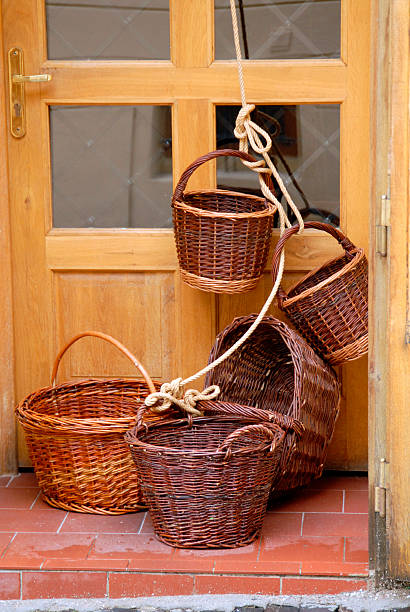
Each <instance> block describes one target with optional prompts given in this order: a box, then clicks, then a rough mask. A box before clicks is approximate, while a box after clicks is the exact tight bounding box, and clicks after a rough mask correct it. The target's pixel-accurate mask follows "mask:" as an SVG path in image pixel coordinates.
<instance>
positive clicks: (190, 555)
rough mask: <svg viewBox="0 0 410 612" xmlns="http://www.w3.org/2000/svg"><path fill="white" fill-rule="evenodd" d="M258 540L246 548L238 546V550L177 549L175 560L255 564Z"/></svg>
mask: <svg viewBox="0 0 410 612" xmlns="http://www.w3.org/2000/svg"><path fill="white" fill-rule="evenodd" d="M258 550H259V540H256V541H255V542H252V544H248V546H240V547H239V548H209V549H206V550H188V549H183V548H178V549H176V550H175V557H176V558H177V559H190V560H192V563H195V562H196V561H197V560H198V559H207V558H208V559H209V558H212V559H223V560H225V561H230V560H232V561H246V562H248V563H252V562H256V560H257V558H258Z"/></svg>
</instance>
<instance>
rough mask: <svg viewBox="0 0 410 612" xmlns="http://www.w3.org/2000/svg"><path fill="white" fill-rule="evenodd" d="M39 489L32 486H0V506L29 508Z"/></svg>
mask: <svg viewBox="0 0 410 612" xmlns="http://www.w3.org/2000/svg"><path fill="white" fill-rule="evenodd" d="M38 493H39V489H34V488H24V489H23V488H20V489H17V488H16V489H10V488H9V487H8V488H7V489H6V488H5V487H1V488H0V508H6V509H7V508H20V509H24V508H25V509H27V510H28V509H29V508H30V507H31V506H32V505H33V502H34V501H35V499H36V497H37V496H38Z"/></svg>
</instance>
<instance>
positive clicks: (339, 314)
mask: <svg viewBox="0 0 410 612" xmlns="http://www.w3.org/2000/svg"><path fill="white" fill-rule="evenodd" d="M305 228H314V229H319V230H322V231H324V232H327V233H328V234H330V235H331V236H333V237H334V238H336V240H337V241H338V242H339V243H340V245H341V246H342V247H343V248H344V250H345V252H344V254H343V255H341V256H340V257H337V258H336V259H332V260H331V261H328V262H327V263H325V264H324V265H323V266H320V267H319V268H316V269H315V270H313V271H312V272H310V273H309V274H308V275H307V276H305V277H304V278H302V280H300V281H299V282H298V283H296V285H294V286H293V287H292V288H291V289H289V290H288V291H287V292H285V291H284V290H283V289H282V288H280V289H279V291H278V304H279V308H281V310H283V311H284V312H285V313H286V315H287V316H288V317H289V319H290V320H291V321H292V323H293V324H294V326H295V327H296V329H297V330H298V331H299V333H301V334H302V335H303V336H304V337H305V338H306V340H307V341H308V342H309V344H310V345H311V346H312V347H313V348H314V349H315V350H316V352H318V353H319V355H321V356H322V357H323V359H325V360H326V361H328V362H329V363H331V364H333V365H339V364H342V363H344V362H345V361H351V360H353V359H358V358H359V357H361V356H362V355H365V354H366V353H367V344H368V342H367V340H368V319H367V312H368V299H367V293H368V271H367V259H366V256H365V254H364V251H363V249H360V248H357V247H355V246H354V244H352V243H351V242H350V240H349V239H348V238H347V237H346V236H345V235H344V234H343V233H342V232H341V231H340V230H339V229H337V228H335V227H333V226H332V225H328V224H327V223H318V222H314V221H311V222H308V223H305ZM298 229H299V228H298V227H297V226H295V227H291V228H290V229H288V230H286V231H285V233H284V234H283V236H282V237H281V238H280V239H279V241H278V244H277V245H276V249H275V252H274V254H273V262H272V275H273V278H274V279H275V278H276V275H277V273H278V269H279V259H280V253H281V251H282V249H283V247H284V245H285V242H286V241H287V240H288V239H289V238H290V237H291V236H292V235H293V234H295V233H296V232H297V231H298Z"/></svg>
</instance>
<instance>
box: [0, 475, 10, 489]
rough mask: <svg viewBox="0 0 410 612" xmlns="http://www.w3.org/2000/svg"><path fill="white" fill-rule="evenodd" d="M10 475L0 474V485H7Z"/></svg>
mask: <svg viewBox="0 0 410 612" xmlns="http://www.w3.org/2000/svg"><path fill="white" fill-rule="evenodd" d="M11 479H12V476H0V487H7V485H8V484H9V482H10V480H11Z"/></svg>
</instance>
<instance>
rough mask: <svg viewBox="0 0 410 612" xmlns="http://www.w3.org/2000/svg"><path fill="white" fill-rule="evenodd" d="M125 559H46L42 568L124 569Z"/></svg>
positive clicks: (126, 565)
mask: <svg viewBox="0 0 410 612" xmlns="http://www.w3.org/2000/svg"><path fill="white" fill-rule="evenodd" d="M127 567H128V560H127V559H75V560H74V559H47V560H46V561H45V562H44V564H43V565H42V567H41V569H42V570H87V569H88V570H101V571H109V570H126V569H127Z"/></svg>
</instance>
